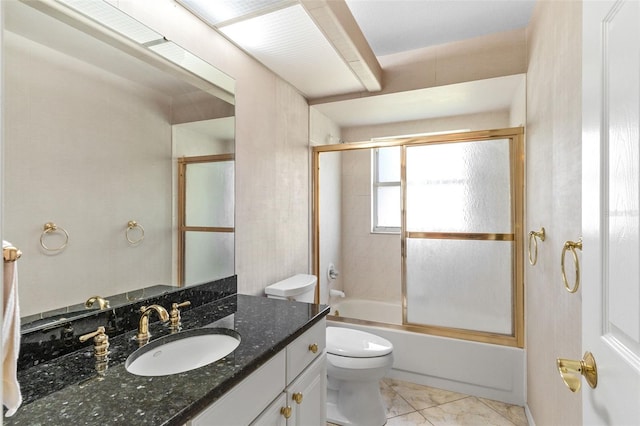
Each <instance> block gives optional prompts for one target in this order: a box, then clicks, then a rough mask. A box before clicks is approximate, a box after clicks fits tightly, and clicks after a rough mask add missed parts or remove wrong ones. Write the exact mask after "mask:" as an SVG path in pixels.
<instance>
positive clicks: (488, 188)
mask: <svg viewBox="0 0 640 426" xmlns="http://www.w3.org/2000/svg"><path fill="white" fill-rule="evenodd" d="M406 161H407V163H406V164H407V166H406V167H407V231H421V232H469V233H475V232H479V233H512V232H513V229H512V226H511V184H510V181H511V179H510V175H511V167H510V155H509V140H508V139H504V140H491V141H479V142H461V143H448V144H437V145H425V146H414V147H407V159H406Z"/></svg>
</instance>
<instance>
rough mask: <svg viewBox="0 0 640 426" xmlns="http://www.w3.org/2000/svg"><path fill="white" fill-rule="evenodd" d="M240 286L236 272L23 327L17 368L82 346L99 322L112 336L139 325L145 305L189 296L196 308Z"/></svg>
mask: <svg viewBox="0 0 640 426" xmlns="http://www.w3.org/2000/svg"><path fill="white" fill-rule="evenodd" d="M237 288H238V287H237V276H235V275H234V276H231V277H228V278H223V279H220V280H215V281H211V282H209V283H204V284H199V285H195V286H190V287H183V288H177V287H174V290H173V291H166V292H163V293H162V294H159V295H155V296H153V297H149V298H146V299H144V300H136V301H132V302H130V303H126V304H122V305H120V306H118V307H115V308H111V309H105V310H102V311H91V312H90V313H87V314H85V315H82V316H78V317H76V318H73V319H69V320H67V321H60V322H56V321H54V320H53V319H52V320H50V321H51V322H50V323H49V324H46V323H45V324H41V325H39V326H38V327H31V328H29V329H27V330H25V329H23V331H22V333H21V340H20V357H19V359H18V370H23V369H26V368H30V367H33V366H35V365H38V364H40V363H43V362H47V361H49V360H52V359H55V358H58V357H60V356H63V355H66V354H69V353H72V352H75V351H77V350H79V349H82V348H83V347H85V346H87V343H81V342H80V341H79V340H78V337H80V336H82V335H83V334H87V333H90V332H92V331H95V330H96V329H97V328H98V327H99V326H105V328H106V333H107V335H108V336H109V337H110V338H112V337H115V336H118V335H121V334H123V333H126V332H128V331H131V330H135V329H137V327H138V320H139V318H140V307H141V306H143V305H152V304H159V305H162V306H164V307H165V308H166V309H167V310H168V309H170V308H171V304H172V303H179V302H183V301H185V300H188V301H190V302H191V307H192V308H195V307H197V306H200V305H203V304H205V303H210V302H212V301H214V300H218V299H222V298H224V297H227V296H230V295H232V294H236V293H237ZM154 318H155V317H154Z"/></svg>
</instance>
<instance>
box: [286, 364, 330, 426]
mask: <svg viewBox="0 0 640 426" xmlns="http://www.w3.org/2000/svg"><path fill="white" fill-rule="evenodd" d="M287 403H288V405H289V406H290V407H291V408H292V410H291V417H290V418H289V420H288V421H287V426H315V425H317V426H324V425H326V423H327V420H326V417H327V360H326V355H325V354H324V353H322V354H321V355H320V356H319V357H318V358H317V359H316V360H315V361H314V362H313V363H312V364H311V365H310V366H309V367H308V368H307V369H306V370H305V371H304V372H303V373H302V374H301V375H300V376H299V377H298V378H297V379H296V380H295V381H294V382H293V383H292V384H291V385H290V386H289V387H288V388H287Z"/></svg>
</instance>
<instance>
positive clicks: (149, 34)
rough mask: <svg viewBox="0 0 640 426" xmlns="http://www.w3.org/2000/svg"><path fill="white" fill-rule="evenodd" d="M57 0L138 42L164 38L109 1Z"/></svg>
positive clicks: (142, 42) (143, 42)
mask: <svg viewBox="0 0 640 426" xmlns="http://www.w3.org/2000/svg"><path fill="white" fill-rule="evenodd" d="M57 1H58V2H59V3H62V4H64V5H67V6H69V7H71V8H72V9H75V10H77V11H78V12H80V13H82V14H83V15H85V16H87V17H88V18H91V19H93V20H94V21H96V22H98V23H100V24H102V25H104V26H106V27H108V28H111V29H112V30H114V31H116V32H118V33H120V34H122V35H123V36H125V37H127V38H129V39H131V40H133V41H135V42H137V43H140V44H145V43H150V42H153V41H156V40H160V39H162V38H163V37H162V35H161V34H158V33H157V32H155V31H153V30H152V29H150V28H149V27H147V26H145V25H143V24H141V23H140V22H138V21H136V20H135V19H133V18H132V17H130V16H129V15H127V14H125V13H122V12H120V11H119V10H118V9H116V8H115V7H114V6H112V5H110V4H109V3H107V2H104V1H87V0H57Z"/></svg>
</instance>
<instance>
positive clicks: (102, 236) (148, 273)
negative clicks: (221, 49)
mask: <svg viewBox="0 0 640 426" xmlns="http://www.w3.org/2000/svg"><path fill="white" fill-rule="evenodd" d="M92 4H94V5H98V4H99V5H100V7H102V8H106V9H107V10H108V11H109V13H111V14H112V15H113V16H115V17H116V18H117V19H124V20H127V19H128V20H131V18H129V17H127V16H126V15H123V14H122V12H121V11H119V10H118V9H116V8H115V7H113V6H111V5H110V4H109V3H107V2H92ZM2 7H3V16H4V19H5V25H4V31H3V38H4V40H3V46H2V54H3V57H2V63H3V67H4V87H3V95H4V97H5V105H4V125H5V128H4V140H3V144H4V166H5V167H4V175H3V179H4V188H3V232H4V235H3V237H4V238H5V239H6V240H8V241H11V242H12V243H13V244H14V245H16V246H17V247H19V248H20V249H21V250H22V252H23V256H22V258H21V259H20V263H19V269H20V307H21V314H22V316H23V318H24V319H23V322H28V321H29V319H31V318H36V317H39V316H41V314H42V313H43V312H45V311H53V312H50V313H51V314H54V313H58V314H61V313H67V311H70V310H74V309H76V308H77V309H78V310H80V311H81V312H83V311H84V313H86V310H85V307H84V303H85V301H86V300H87V299H89V298H90V297H92V296H95V295H100V296H102V297H104V298H106V299H111V300H110V303H111V307H114V306H115V305H117V304H120V303H129V302H130V301H132V300H136V299H138V298H140V297H147V296H148V295H150V293H152V292H154V291H155V290H158V291H160V292H162V291H166V290H167V289H169V290H170V289H172V288H174V287H175V286H176V285H177V284H178V278H177V277H178V262H177V259H178V248H177V246H178V226H177V225H178V224H177V216H178V215H177V208H178V206H177V201H176V199H177V187H178V178H177V160H178V158H179V157H181V156H189V155H217V154H221V153H224V154H229V155H232V154H233V152H234V128H235V122H234V104H233V102H234V101H233V93H232V92H233V86H234V84H233V80H232V79H231V78H229V77H227V76H221V73H220V72H219V71H217V70H215V69H214V68H213V67H211V66H210V65H208V64H204V67H205V68H206V66H209V67H210V70H209V71H210V72H209V73H207V72H204V73H203V72H202V69H203V68H202V67H203V64H202V63H201V62H200V63H198V70H197V71H194V70H187V69H184V68H182V67H181V66H180V65H178V64H177V63H178V62H180V61H181V60H180V59H179V58H178V60H177V61H173V62H172V61H170V60H168V59H167V58H168V57H173V56H175V53H176V52H177V53H178V54H179V56H180V57H181V58H183V59H184V58H190V59H189V62H194V61H195V60H197V58H195V57H193V55H191V56H189V55H190V54H189V53H188V52H186V51H181V50H180V48H179V47H178V46H176V45H175V44H173V43H170V42H167V41H166V40H164V39H163V38H162V36H161V35H157V36H158V37H159V39H158V41H157V44H166V45H167V46H168V47H169V48H170V49H169V51H166V52H165V51H162V50H158V49H155V50H156V51H158V52H160V53H156V52H153V51H151V50H150V49H147V48H146V47H145V46H142V45H139V44H136V43H134V42H133V41H132V40H130V39H128V38H126V37H124V36H123V35H122V34H118V33H116V32H114V31H113V30H112V29H111V28H107V27H106V26H104V25H102V24H100V23H96V22H94V21H92V20H88V19H86V17H83V15H79V14H78V13H76V12H74V11H73V10H68V9H67V8H66V6H64V5H62V4H61V3H59V2H37V1H34V2H27V3H23V2H21V1H16V0H11V1H3V2H2ZM52 16H56V17H57V18H54V17H52ZM134 24H136V25H140V24H139V23H137V22H134ZM149 31H150V30H149ZM151 33H153V32H152V31H151ZM151 44H153V43H151ZM198 75H215V76H216V78H218V79H220V78H222V79H223V80H224V79H226V81H223V83H222V84H221V85H218V82H217V81H216V82H215V84H214V82H212V81H211V79H204V78H201V77H198ZM229 88H231V89H229ZM214 95H215V96H214ZM221 98H223V99H221ZM230 167H231V168H233V162H231V163H230ZM231 185H232V181H231ZM217 201H218V202H222V200H217ZM224 202H225V203H230V204H229V205H227V206H226V210H227V211H231V212H233V198H230V199H226V200H225V201H224ZM231 214H232V213H231ZM132 220H133V221H136V222H137V223H138V224H139V225H140V226H141V227H143V228H144V239H142V240H141V241H139V242H136V243H135V244H132V243H131V242H130V241H128V239H127V234H126V231H127V226H128V223H129V222H130V221H132ZM48 222H53V223H55V224H57V225H58V226H59V227H60V230H59V231H58V232H50V233H46V234H44V235H43V232H44V228H43V227H44V225H45V224H46V223H48ZM61 229H64V231H66V232H67V233H68V243H67V244H66V246H65V247H64V248H62V249H61V250H46V249H45V248H44V247H43V245H42V244H41V238H42V242H44V245H45V246H46V247H54V248H57V247H58V246H59V244H60V242H61V238H64V236H62V234H61ZM139 236H140V235H139V234H136V240H137V238H138V237H139ZM225 244H226V246H225V247H226V250H227V252H229V248H228V246H229V243H228V242H226V243H225ZM231 245H233V241H232V242H231ZM230 253H231V254H230V255H229V254H228V255H227V256H226V258H225V259H227V262H229V264H226V265H224V268H225V269H224V271H225V273H228V275H233V271H234V267H233V249H231V251H230ZM216 278H220V276H212V277H211V278H210V279H211V280H214V279H216ZM206 280H207V277H206V276H200V277H199V279H198V281H199V282H202V281H206ZM145 289H146V290H145ZM116 295H117V296H116ZM95 308H97V304H96V305H95ZM27 317H30V318H27Z"/></svg>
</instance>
